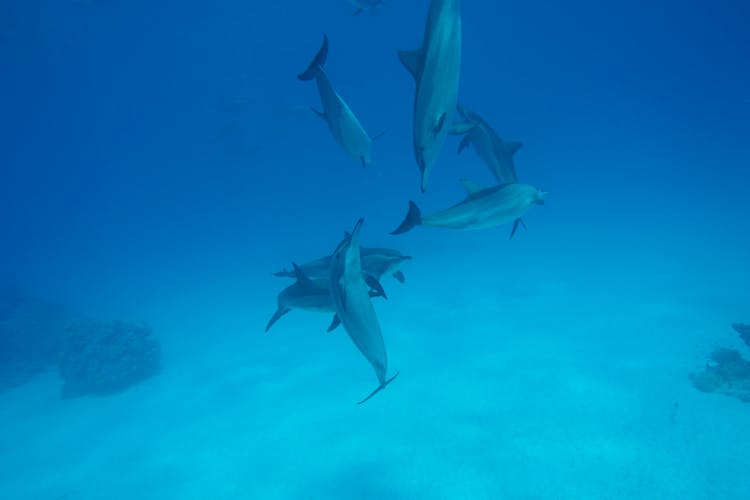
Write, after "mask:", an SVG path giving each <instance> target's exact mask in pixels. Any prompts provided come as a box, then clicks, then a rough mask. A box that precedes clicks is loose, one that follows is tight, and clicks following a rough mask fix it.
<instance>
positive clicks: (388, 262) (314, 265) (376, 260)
mask: <svg viewBox="0 0 750 500" xmlns="http://www.w3.org/2000/svg"><path fill="white" fill-rule="evenodd" d="M359 254H360V256H361V258H362V274H363V275H364V276H365V281H366V282H367V283H368V285H370V287H371V288H376V286H375V283H374V282H373V279H374V280H377V281H379V280H380V278H381V277H383V276H384V275H386V274H390V275H392V276H393V277H394V278H395V279H396V280H398V281H399V282H401V283H403V282H404V281H405V277H404V273H403V272H402V271H401V265H402V264H403V263H404V262H406V261H407V260H411V257H410V256H408V255H404V254H402V253H401V252H399V251H398V250H393V249H391V248H368V247H360V251H359ZM299 267H300V269H301V270H302V272H304V273H305V274H306V275H307V276H309V277H310V278H326V279H327V278H328V275H329V274H330V269H331V256H330V255H329V256H326V257H321V258H319V259H315V260H311V261H310V262H306V263H304V264H300V266H299ZM273 275H274V276H279V277H286V278H294V277H295V276H296V273H295V271H294V270H291V271H290V270H287V269H282V270H281V271H278V272H275V273H273Z"/></svg>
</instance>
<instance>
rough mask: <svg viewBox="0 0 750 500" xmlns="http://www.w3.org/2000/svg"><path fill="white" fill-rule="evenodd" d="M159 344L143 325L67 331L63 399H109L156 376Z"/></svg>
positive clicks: (90, 326) (101, 325)
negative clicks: (88, 396)
mask: <svg viewBox="0 0 750 500" xmlns="http://www.w3.org/2000/svg"><path fill="white" fill-rule="evenodd" d="M160 366H161V349H160V346H159V343H158V342H157V341H156V340H154V339H153V338H152V336H151V329H150V328H149V327H148V326H146V325H144V324H139V325H135V324H130V323H124V322H121V321H115V322H111V323H97V322H85V323H80V324H78V325H76V326H73V327H70V328H69V329H68V335H67V338H66V340H65V343H64V346H63V351H62V355H61V357H60V364H59V371H60V376H61V377H62V378H63V387H62V396H63V397H65V398H69V397H77V396H84V395H87V394H90V395H93V396H106V395H110V394H114V393H117V392H120V391H122V390H124V389H126V388H128V387H130V386H132V385H135V384H137V383H139V382H141V381H143V380H144V379H146V378H148V377H151V376H152V375H155V374H156V373H157V372H158V371H159V369H160Z"/></svg>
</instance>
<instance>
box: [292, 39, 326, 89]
mask: <svg viewBox="0 0 750 500" xmlns="http://www.w3.org/2000/svg"><path fill="white" fill-rule="evenodd" d="M327 57H328V35H323V45H321V47H320V50H318V53H317V54H315V59H313V60H312V62H311V63H310V65H309V66H308V67H307V69H306V70H305V71H303V72H302V73H300V74H299V75H297V78H299V79H300V80H302V81H308V80H312V79H313V78H315V75H316V74H317V73H318V69H319V68H322V67H323V65H324V64H325V63H326V58H327Z"/></svg>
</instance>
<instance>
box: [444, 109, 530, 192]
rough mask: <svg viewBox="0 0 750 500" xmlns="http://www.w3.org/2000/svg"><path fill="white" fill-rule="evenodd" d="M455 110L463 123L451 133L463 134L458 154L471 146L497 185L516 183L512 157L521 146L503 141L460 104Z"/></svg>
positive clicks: (480, 118) (481, 120)
mask: <svg viewBox="0 0 750 500" xmlns="http://www.w3.org/2000/svg"><path fill="white" fill-rule="evenodd" d="M457 109H458V113H459V114H460V115H461V117H462V118H463V119H464V122H463V123H460V124H458V125H457V126H456V127H454V129H453V130H452V131H451V133H453V134H465V135H464V137H463V139H462V140H461V143H460V144H459V146H458V152H459V153H461V151H463V150H464V148H466V147H467V146H469V145H472V146H474V149H475V150H476V152H477V154H478V155H479V157H480V158H481V159H482V161H484V163H485V164H486V165H487V167H489V169H490V172H492V175H494V176H495V178H496V179H497V182H498V184H511V183H514V182H518V177H517V176H516V167H515V165H514V164H513V155H514V154H515V153H516V151H518V150H519V149H521V147H522V146H523V144H521V143H520V142H506V141H503V140H502V139H501V138H500V137H499V136H498V135H497V133H496V132H495V131H494V130H492V127H490V126H489V124H487V122H486V121H484V120H483V119H482V117H481V116H479V115H478V114H476V113H474V112H472V111H469V110H467V109H465V108H464V107H462V106H461V105H460V104H459V105H458V106H457Z"/></svg>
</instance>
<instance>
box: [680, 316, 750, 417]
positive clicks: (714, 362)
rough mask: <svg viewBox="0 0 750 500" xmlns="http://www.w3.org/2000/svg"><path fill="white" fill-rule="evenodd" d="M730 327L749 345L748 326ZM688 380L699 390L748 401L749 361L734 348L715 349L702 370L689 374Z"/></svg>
mask: <svg viewBox="0 0 750 500" xmlns="http://www.w3.org/2000/svg"><path fill="white" fill-rule="evenodd" d="M732 327H733V328H734V329H735V331H737V333H739V334H740V337H741V338H742V340H743V341H744V342H745V344H747V345H748V347H750V327H748V326H747V325H741V324H736V325H732ZM690 381H691V382H692V383H693V386H694V387H695V388H696V389H698V390H699V391H703V392H716V393H719V394H724V395H726V396H731V397H734V398H737V399H739V400H740V401H742V402H744V403H750V361H747V360H746V359H744V358H743V357H742V354H741V353H740V352H739V351H738V350H736V349H727V348H723V347H722V348H719V349H716V350H715V351H714V352H712V353H711V356H710V357H709V362H708V363H707V364H706V366H705V368H704V369H703V370H701V371H699V372H694V373H691V374H690Z"/></svg>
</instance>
